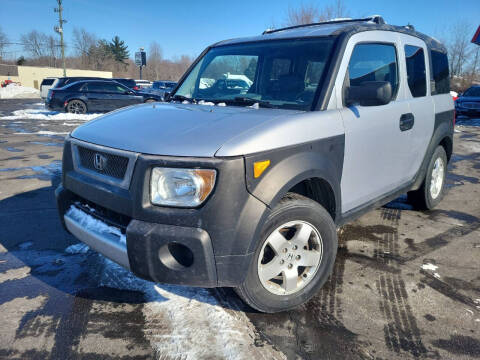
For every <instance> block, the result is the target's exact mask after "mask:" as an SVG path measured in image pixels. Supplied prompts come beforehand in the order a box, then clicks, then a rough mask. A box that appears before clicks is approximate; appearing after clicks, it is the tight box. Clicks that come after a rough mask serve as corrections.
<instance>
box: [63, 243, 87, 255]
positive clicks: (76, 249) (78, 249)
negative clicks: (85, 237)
mask: <svg viewBox="0 0 480 360" xmlns="http://www.w3.org/2000/svg"><path fill="white" fill-rule="evenodd" d="M89 249H90V248H89V247H88V245H85V244H83V243H79V244H75V245H70V246H69V247H67V248H66V249H65V252H66V253H67V254H86V253H87V252H88V250H89Z"/></svg>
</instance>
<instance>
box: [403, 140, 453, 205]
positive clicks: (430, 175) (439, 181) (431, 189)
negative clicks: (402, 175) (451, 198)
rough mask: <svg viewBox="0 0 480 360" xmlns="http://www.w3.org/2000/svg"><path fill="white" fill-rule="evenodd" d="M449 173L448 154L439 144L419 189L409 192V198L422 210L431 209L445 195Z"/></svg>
mask: <svg viewBox="0 0 480 360" xmlns="http://www.w3.org/2000/svg"><path fill="white" fill-rule="evenodd" d="M446 174H447V154H446V153H445V149H444V148H443V147H442V146H438V147H437V148H436V149H435V151H434V153H433V156H432V158H431V159H430V162H429V164H428V168H427V174H426V176H425V180H424V181H423V184H422V186H420V188H419V189H418V190H415V191H410V192H409V193H408V200H409V202H410V203H412V205H414V206H415V207H416V208H417V209H420V210H430V209H433V208H434V207H435V206H437V205H438V203H439V202H440V201H442V199H443V196H444V195H445V178H446Z"/></svg>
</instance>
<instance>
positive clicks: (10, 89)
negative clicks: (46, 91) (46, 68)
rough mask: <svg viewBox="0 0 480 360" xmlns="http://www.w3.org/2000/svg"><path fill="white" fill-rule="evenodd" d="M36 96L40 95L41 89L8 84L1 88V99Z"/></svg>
mask: <svg viewBox="0 0 480 360" xmlns="http://www.w3.org/2000/svg"><path fill="white" fill-rule="evenodd" d="M36 97H40V91H38V90H37V89H34V88H31V87H27V86H21V85H18V84H8V85H7V86H6V87H4V88H0V99H28V98H36Z"/></svg>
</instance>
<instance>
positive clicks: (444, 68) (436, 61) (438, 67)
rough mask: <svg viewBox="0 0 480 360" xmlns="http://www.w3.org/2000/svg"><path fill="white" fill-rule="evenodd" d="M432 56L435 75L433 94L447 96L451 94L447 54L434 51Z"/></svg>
mask: <svg viewBox="0 0 480 360" xmlns="http://www.w3.org/2000/svg"><path fill="white" fill-rule="evenodd" d="M430 54H431V56H432V73H433V84H432V94H447V93H449V92H450V81H449V78H448V59H447V54H445V53H441V52H439V51H435V50H432V51H431V52H430Z"/></svg>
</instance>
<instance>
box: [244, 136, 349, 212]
mask: <svg viewBox="0 0 480 360" xmlns="http://www.w3.org/2000/svg"><path fill="white" fill-rule="evenodd" d="M344 148H345V136H344V135H343V134H342V135H337V136H333V137H329V138H325V139H321V140H317V141H315V142H311V143H304V144H301V145H298V146H294V147H287V148H283V149H280V150H276V151H270V152H265V153H259V154H254V155H249V156H246V157H245V167H246V183H247V189H248V191H249V192H250V193H251V194H252V195H253V196H255V197H256V198H257V199H259V200H260V201H262V202H263V203H264V204H266V205H267V206H268V207H270V208H272V207H274V206H275V205H276V204H277V203H278V202H279V201H280V200H281V199H282V198H283V197H284V196H285V194H286V193H287V192H288V191H289V190H290V189H291V188H293V187H294V186H295V185H296V184H298V183H300V182H302V181H304V180H307V179H312V178H319V179H322V180H324V181H326V182H327V183H328V184H329V185H330V187H331V189H332V191H333V194H334V197H335V209H336V210H335V212H336V214H335V215H336V216H335V217H336V218H337V217H338V216H339V215H340V213H341V190H340V182H341V177H342V171H343V158H344ZM264 160H270V166H269V167H268V168H267V169H266V170H265V172H264V173H263V174H262V175H261V176H260V177H259V178H257V179H255V177H254V174H253V164H254V163H255V162H257V161H264Z"/></svg>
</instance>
